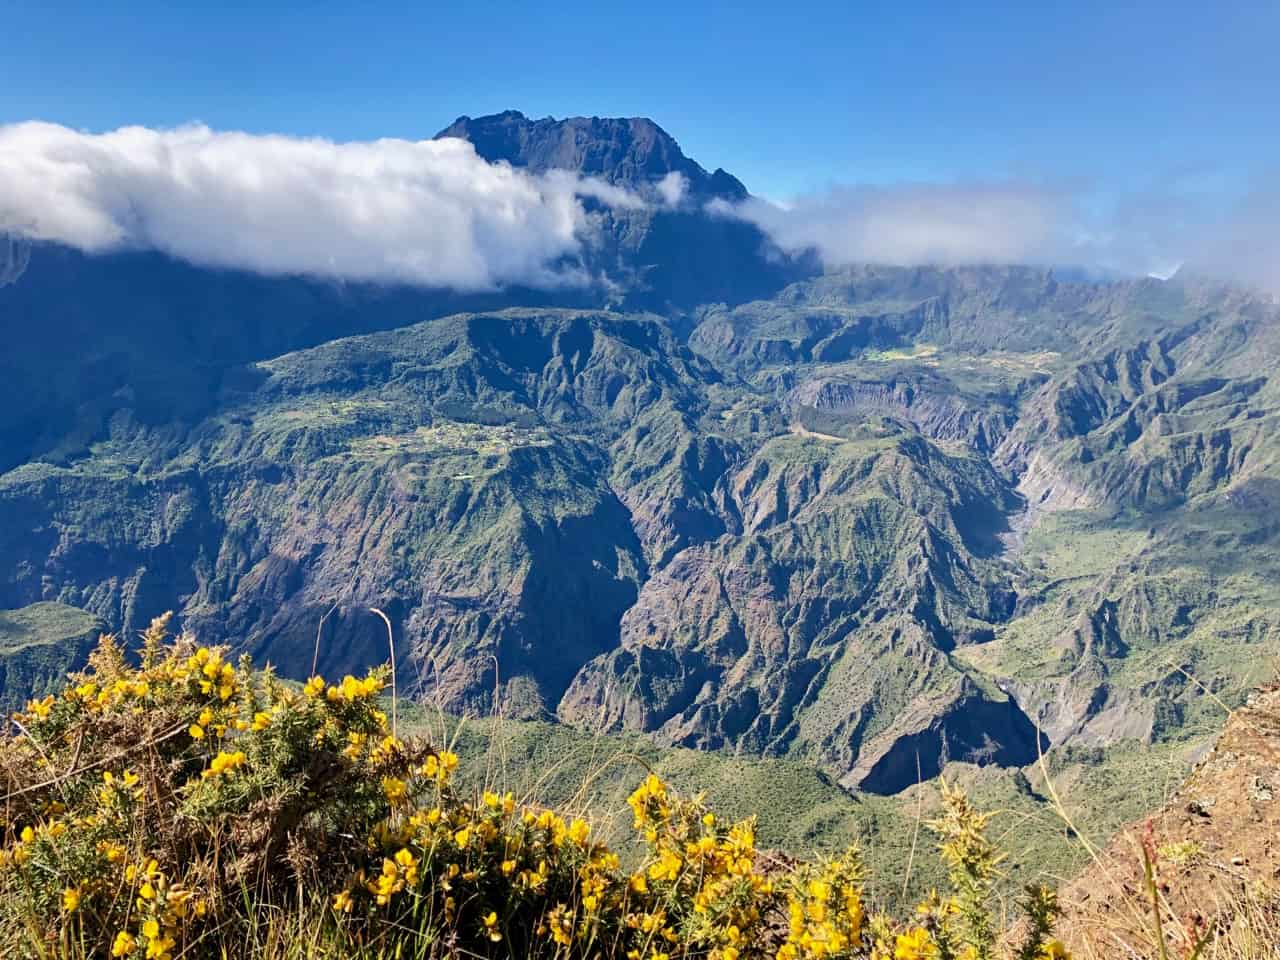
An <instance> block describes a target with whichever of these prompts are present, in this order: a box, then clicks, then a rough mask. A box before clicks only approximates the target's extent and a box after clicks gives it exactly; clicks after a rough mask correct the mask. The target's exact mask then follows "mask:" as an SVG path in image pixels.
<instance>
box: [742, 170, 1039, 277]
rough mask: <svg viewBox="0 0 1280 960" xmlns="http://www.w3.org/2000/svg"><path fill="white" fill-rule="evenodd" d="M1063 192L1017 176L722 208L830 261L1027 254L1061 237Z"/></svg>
mask: <svg viewBox="0 0 1280 960" xmlns="http://www.w3.org/2000/svg"><path fill="white" fill-rule="evenodd" d="M1061 205H1062V200H1061V198H1060V197H1058V196H1056V195H1055V194H1053V193H1052V192H1050V191H1048V190H1044V189H1041V188H1039V187H1036V186H1032V185H1023V184H1017V183H995V184H955V185H953V184H901V185H894V186H884V187H871V186H866V187H836V188H833V189H831V190H829V191H827V192H826V193H822V194H814V195H809V196H803V197H798V198H796V199H794V200H791V201H789V202H787V203H786V204H776V203H770V202H769V201H765V200H758V199H754V198H753V199H751V200H747V201H746V202H744V203H742V204H739V205H737V206H736V207H733V208H729V207H728V206H727V205H723V204H721V205H720V206H719V207H718V209H719V211H720V212H722V213H733V214H734V215H736V216H740V217H743V218H744V219H747V220H750V221H752V222H754V223H756V224H757V225H758V226H760V227H761V229H763V230H765V232H767V233H768V234H769V235H770V236H771V237H772V238H773V240H774V242H775V243H777V244H778V245H779V246H780V247H782V248H783V249H784V250H789V251H798V250H802V249H808V248H813V249H816V250H817V251H818V253H819V255H820V256H821V257H822V258H823V260H824V261H826V262H827V263H829V264H833V265H838V264H848V263H868V262H871V263H887V264H897V265H911V264H922V263H932V264H956V263H975V262H982V263H1011V262H1020V261H1033V260H1037V259H1039V258H1041V257H1043V256H1044V255H1045V254H1046V253H1048V252H1049V251H1050V250H1051V249H1053V248H1055V247H1059V246H1061V245H1062V243H1063V238H1062V236H1061V223H1062V217H1061V210H1060V208H1061Z"/></svg>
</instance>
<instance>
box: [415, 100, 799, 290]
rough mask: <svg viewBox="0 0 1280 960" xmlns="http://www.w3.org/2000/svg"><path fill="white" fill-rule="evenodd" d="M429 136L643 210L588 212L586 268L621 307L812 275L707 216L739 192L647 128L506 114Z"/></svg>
mask: <svg viewBox="0 0 1280 960" xmlns="http://www.w3.org/2000/svg"><path fill="white" fill-rule="evenodd" d="M436 136H437V138H439V137H457V138H459V139H462V140H468V141H470V142H471V144H472V145H473V146H474V147H475V149H476V153H478V154H479V155H480V156H481V157H483V158H484V159H485V160H488V161H490V162H504V163H509V164H511V165H512V166H513V167H520V168H525V169H528V170H531V171H533V172H535V173H545V172H547V171H548V170H572V171H574V172H576V173H581V174H583V175H585V176H589V177H597V178H599V179H602V180H604V181H606V182H608V183H610V184H612V185H614V186H618V187H623V188H625V189H627V190H630V191H631V192H633V193H635V194H637V195H638V196H640V197H641V198H643V199H644V200H646V201H648V202H647V203H646V205H645V206H643V207H640V208H637V209H620V208H611V207H603V206H601V207H599V208H598V209H593V214H594V215H595V216H596V218H597V222H598V224H599V231H598V233H597V234H596V236H595V237H594V238H593V242H592V244H591V247H590V249H589V250H588V252H587V262H586V264H585V266H586V267H587V268H588V270H589V271H591V272H593V273H596V274H599V275H602V276H604V277H607V278H608V286H609V287H610V288H613V289H617V290H619V291H620V295H619V297H618V298H617V300H616V301H615V302H616V303H617V305H619V306H625V307H628V308H642V309H657V310H668V309H672V308H674V309H688V308H690V307H693V306H696V305H697V304H700V303H708V302H716V301H719V302H725V303H743V302H745V301H749V300H755V299H758V298H762V297H769V296H772V295H773V294H775V293H777V292H778V291H779V290H781V289H782V288H783V287H784V286H786V285H787V284H788V283H791V282H793V281H795V280H799V279H801V278H803V277H806V276H811V275H812V274H814V273H816V272H817V264H816V262H815V261H814V260H813V258H812V257H801V258H798V259H797V258H793V257H791V256H789V255H786V254H784V253H783V252H782V251H780V250H778V249H777V248H776V247H775V246H774V245H773V244H772V243H771V242H770V241H769V239H768V238H767V237H766V236H765V235H764V234H763V233H762V232H761V231H760V230H759V228H757V227H756V226H754V225H752V224H749V223H746V222H743V221H741V220H738V219H735V218H733V217H727V216H723V215H721V214H720V213H717V212H715V211H709V210H708V209H707V205H708V204H709V203H710V202H712V201H718V202H720V203H723V204H735V203H739V202H741V201H743V200H745V199H747V197H748V193H747V189H746V187H744V186H743V185H742V183H741V182H739V181H738V179H737V178H736V177H734V176H732V175H731V174H729V173H726V172H725V171H724V170H720V169H717V170H716V171H715V172H714V173H707V171H706V170H704V169H703V168H702V167H701V166H699V165H698V164H697V163H696V162H695V161H693V160H691V159H690V158H689V157H686V156H685V155H684V153H683V152H682V151H681V150H680V147H679V145H678V144H677V143H676V141H675V140H674V139H673V138H672V137H671V135H670V134H668V133H667V132H666V131H665V130H663V129H662V128H661V127H659V126H658V125H657V124H656V123H654V122H653V121H652V120H647V119H644V118H640V117H633V118H629V119H609V118H603V119H602V118H600V117H570V118H568V119H565V120H556V119H553V118H551V117H546V118H544V119H542V120H530V119H529V118H527V117H525V116H524V115H523V114H521V113H518V112H516V111H514V110H509V111H507V112H505V113H499V114H494V115H492V116H487V117H477V118H475V119H472V118H470V117H459V118H458V119H457V120H455V121H454V122H453V123H452V124H450V125H449V126H448V127H446V128H445V129H444V130H441V131H440V133H438V134H437V135H436Z"/></svg>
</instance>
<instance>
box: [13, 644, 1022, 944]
mask: <svg viewBox="0 0 1280 960" xmlns="http://www.w3.org/2000/svg"><path fill="white" fill-rule="evenodd" d="M165 632H166V621H165V620H164V619H161V620H158V621H156V622H155V623H154V624H153V625H152V627H151V629H150V630H149V631H148V632H147V634H146V636H145V638H144V640H143V644H142V650H141V657H140V663H139V664H138V666H136V667H133V666H130V665H129V662H128V657H126V655H125V653H124V651H123V650H122V649H121V648H120V646H119V645H118V644H117V643H116V642H115V641H114V640H113V639H112V638H109V637H108V638H104V639H103V641H102V643H101V645H100V646H99V648H98V650H97V651H96V652H95V653H94V654H93V655H92V656H91V658H90V663H89V666H88V669H86V671H85V672H84V673H83V674H81V675H78V676H76V677H74V678H73V679H72V682H71V684H70V685H69V686H68V687H67V689H66V690H64V691H63V692H62V694H61V695H60V696H56V697H52V696H51V697H46V698H44V699H42V700H39V701H36V702H34V703H32V704H30V705H29V706H28V709H27V710H26V711H24V712H23V713H22V714H19V715H18V716H17V717H16V723H17V731H18V732H17V733H16V734H13V735H10V736H7V737H5V738H3V739H2V740H0V777H2V778H3V779H2V781H0V791H2V793H3V798H4V804H3V811H4V813H3V821H2V822H0V851H2V852H0V936H3V937H6V938H8V939H11V940H13V942H15V943H17V944H19V945H18V946H16V947H14V948H13V949H12V950H11V951H10V953H9V954H6V956H9V955H17V956H31V957H37V956H39V957H45V956H50V955H54V956H59V957H89V956H93V957H107V956H110V957H114V958H128V960H142V958H147V960H179V958H184V957H191V958H202V957H221V956H226V955H241V954H243V953H244V946H243V944H244V942H246V941H245V938H246V937H247V936H249V934H250V933H251V932H252V931H253V930H254V928H255V927H254V925H255V924H256V923H258V922H260V920H261V917H262V916H264V915H267V916H279V915H282V914H285V915H295V916H300V917H306V918H309V919H307V920H306V921H305V922H304V923H303V926H305V927H308V928H312V929H314V930H316V931H318V932H317V933H315V934H314V939H313V941H312V942H311V944H310V946H309V947H308V951H307V954H306V955H307V956H333V957H347V956H352V955H359V956H362V957H390V956H413V957H443V956H458V955H467V956H520V957H557V958H569V957H619V958H622V957H625V958H627V960H676V958H695V957H696V958H705V960H747V958H766V957H776V958H779V960H818V958H832V960H837V958H850V960H852V958H864V960H865V958H868V957H876V958H889V957H892V958H894V960H933V958H938V960H946V958H949V957H953V956H958V955H960V956H964V955H968V956H974V957H977V956H986V955H988V954H986V953H977V952H975V950H976V949H978V947H977V946H975V945H979V944H986V947H984V948H983V949H987V950H989V947H990V942H991V940H990V938H991V931H992V930H993V926H992V923H991V920H990V918H989V917H987V918H985V919H984V918H983V917H980V916H978V915H977V911H978V909H979V907H980V904H981V903H982V902H983V900H984V898H985V896H986V894H987V893H989V889H990V877H991V876H992V875H993V874H991V873H989V872H988V871H987V870H986V868H985V867H984V864H990V869H991V870H992V871H993V870H994V864H995V862H997V861H998V855H997V854H996V853H995V851H994V848H993V847H990V845H986V846H984V845H983V844H984V843H985V839H984V837H983V827H984V826H985V823H986V821H985V819H983V818H982V816H981V815H978V814H976V813H974V812H973V811H972V810H971V809H970V808H969V807H968V806H967V801H964V800H963V797H962V795H961V794H959V793H958V791H952V790H950V789H949V788H948V789H947V792H946V794H945V797H946V802H947V804H948V807H947V811H948V812H947V813H946V815H944V817H943V818H942V820H941V821H939V823H940V824H941V828H940V829H941V831H942V834H943V854H944V856H945V857H947V858H948V862H949V863H951V864H952V866H953V878H952V879H953V886H954V887H955V889H954V891H953V892H952V894H951V895H950V896H949V897H947V898H939V897H935V898H932V899H931V900H930V901H927V902H926V904H925V905H923V906H922V911H921V914H920V915H919V916H918V917H917V918H916V920H915V921H913V922H912V923H910V924H905V925H903V924H898V923H894V922H893V921H891V920H890V919H889V918H887V917H884V916H875V917H870V918H868V916H867V914H866V906H865V897H864V889H863V870H862V865H861V861H860V859H859V857H858V854H857V851H856V850H851V851H849V852H848V853H847V854H845V855H844V856H842V857H839V858H836V859H833V860H829V861H824V862H818V863H809V864H799V865H796V866H791V867H781V866H779V865H777V864H776V863H774V862H772V861H770V860H769V859H767V858H765V857H763V856H762V855H760V854H759V853H758V851H757V849H756V840H755V825H754V821H752V820H745V821H740V822H736V823H725V822H721V821H720V820H719V819H718V818H717V817H716V816H715V815H714V813H712V812H711V811H710V810H708V809H707V808H706V807H705V805H704V804H703V803H702V801H701V799H700V798H697V797H695V798H693V799H685V798H681V797H679V796H677V795H676V794H675V793H674V792H673V791H671V790H670V789H669V788H668V787H667V785H666V784H664V783H663V782H662V781H661V780H660V779H658V778H657V777H656V776H649V777H648V778H646V780H645V781H644V782H643V783H642V784H641V785H640V787H639V788H638V789H637V790H636V791H635V793H633V794H632V795H631V797H630V800H629V803H630V806H631V809H632V811H633V814H634V820H635V828H636V833H637V841H638V844H637V849H636V850H635V851H628V852H627V853H626V857H625V863H626V864H627V866H624V857H623V855H621V854H620V853H619V852H617V851H615V850H613V849H611V848H610V847H608V846H606V845H605V844H603V843H600V842H598V841H597V840H596V839H595V837H594V836H593V832H592V828H591V826H590V825H589V824H588V823H587V822H586V821H585V820H582V819H566V818H564V817H562V816H560V815H559V814H557V813H555V812H554V811H551V810H545V809H541V808H537V807H527V806H521V805H519V804H517V803H516V801H515V798H514V797H513V796H512V795H511V794H509V793H508V794H499V793H495V792H490V791H486V792H484V793H482V794H479V795H471V796H468V795H465V794H463V793H462V792H460V791H459V790H457V789H456V787H455V786H454V784H453V775H454V771H455V769H456V767H457V764H458V758H457V757H456V756H455V755H454V754H452V753H450V752H448V751H447V750H437V749H432V748H430V747H429V746H428V745H426V744H424V743H421V742H419V741H417V740H414V739H412V738H410V739H408V740H405V741H401V740H399V739H397V738H396V737H395V736H394V735H393V734H392V732H391V730H390V727H389V725H388V722H387V716H386V714H385V713H384V711H383V709H382V704H381V702H380V700H379V694H380V693H381V691H382V687H383V673H382V671H378V670H375V671H373V672H371V673H370V674H368V675H367V676H365V677H363V678H356V677H350V676H349V677H345V678H344V679H343V680H342V681H340V682H338V683H327V682H326V681H325V680H324V679H323V678H321V677H312V678H311V679H310V680H308V681H307V682H306V684H305V685H303V686H301V687H300V688H299V687H296V686H292V685H289V684H286V683H283V682H281V681H280V680H279V679H278V678H276V677H275V676H274V674H273V673H272V672H271V671H269V670H267V671H254V670H253V669H252V668H251V665H250V664H249V662H248V661H247V660H246V659H241V660H240V661H239V662H237V663H234V664H233V663H232V662H231V661H229V660H228V659H227V653H226V651H225V650H224V649H221V648H216V647H202V646H198V645H197V644H196V643H195V642H194V641H193V640H192V639H191V638H189V637H180V638H177V639H176V640H172V641H169V640H167V639H166V637H165ZM1037 949H1038V948H1037ZM957 950H959V951H960V952H959V953H957ZM965 951H968V953H965Z"/></svg>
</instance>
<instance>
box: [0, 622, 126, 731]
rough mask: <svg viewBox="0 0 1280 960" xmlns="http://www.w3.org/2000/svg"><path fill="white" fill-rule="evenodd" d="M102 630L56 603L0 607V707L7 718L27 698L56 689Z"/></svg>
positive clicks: (88, 651)
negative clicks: (7, 608) (11, 607)
mask: <svg viewBox="0 0 1280 960" xmlns="http://www.w3.org/2000/svg"><path fill="white" fill-rule="evenodd" d="M105 629H106V624H105V623H104V622H103V621H102V620H100V619H98V618H97V617H95V616H92V615H91V614H88V613H85V611H83V610H77V609H75V608H74V607H68V606H65V605H63V604H60V603H34V604H31V605H30V606H27V607H23V608H20V609H17V610H0V711H3V713H4V715H5V716H8V715H9V714H10V713H12V712H13V711H15V710H19V709H21V708H22V707H23V705H24V704H25V702H26V699H27V698H28V697H42V696H44V695H45V694H47V693H56V692H57V691H59V690H61V689H62V687H63V685H64V682H65V680H66V676H67V673H68V672H70V671H71V670H75V669H79V667H80V666H81V665H82V664H83V663H84V662H85V660H86V659H87V658H88V656H89V653H90V651H92V650H93V648H94V647H95V646H96V645H97V641H98V637H99V636H100V635H101V634H102V633H103V631H104V630H105Z"/></svg>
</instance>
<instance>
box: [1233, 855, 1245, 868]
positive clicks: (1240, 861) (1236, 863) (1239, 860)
mask: <svg viewBox="0 0 1280 960" xmlns="http://www.w3.org/2000/svg"><path fill="white" fill-rule="evenodd" d="M1231 865H1232V866H1233V867H1243V866H1244V857H1232V858H1231Z"/></svg>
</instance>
